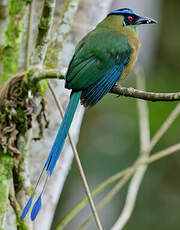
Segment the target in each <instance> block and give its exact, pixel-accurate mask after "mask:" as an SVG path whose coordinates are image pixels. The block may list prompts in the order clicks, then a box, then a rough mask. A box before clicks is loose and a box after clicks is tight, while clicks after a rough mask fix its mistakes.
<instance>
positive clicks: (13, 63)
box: [0, 0, 29, 86]
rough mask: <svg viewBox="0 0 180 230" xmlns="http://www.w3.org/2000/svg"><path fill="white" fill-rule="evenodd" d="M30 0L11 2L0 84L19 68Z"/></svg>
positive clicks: (1, 53) (2, 52)
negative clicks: (26, 13)
mask: <svg viewBox="0 0 180 230" xmlns="http://www.w3.org/2000/svg"><path fill="white" fill-rule="evenodd" d="M28 2H29V1H28V0H16V1H14V0H11V1H10V4H9V24H8V27H7V29H6V31H5V44H4V45H3V47H2V49H1V52H0V56H1V59H2V75H1V81H0V86H1V85H2V84H3V83H4V82H6V81H7V80H8V79H9V77H10V76H12V75H13V74H15V73H16V72H17V70H18V59H19V51H20V45H21V41H22V35H23V29H24V15H25V12H26V10H25V7H26V4H27V3H28Z"/></svg>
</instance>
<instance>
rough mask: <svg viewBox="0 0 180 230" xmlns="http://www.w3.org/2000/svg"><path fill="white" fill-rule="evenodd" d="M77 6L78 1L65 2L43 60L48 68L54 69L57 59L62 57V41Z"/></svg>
mask: <svg viewBox="0 0 180 230" xmlns="http://www.w3.org/2000/svg"><path fill="white" fill-rule="evenodd" d="M78 5H79V0H66V2H65V4H64V8H63V10H62V13H61V17H60V19H59V22H58V25H57V29H56V32H55V34H54V35H53V39H52V41H51V44H50V45H49V48H48V51H47V55H46V59H45V65H46V66H47V67H49V68H56V66H57V63H58V58H59V57H61V55H62V50H63V46H64V41H65V40H66V38H67V37H68V35H69V32H70V30H71V27H72V23H73V21H74V16H75V14H76V12H77V9H78Z"/></svg>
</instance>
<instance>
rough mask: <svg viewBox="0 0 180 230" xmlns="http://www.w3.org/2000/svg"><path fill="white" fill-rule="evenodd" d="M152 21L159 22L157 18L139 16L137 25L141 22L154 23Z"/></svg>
mask: <svg viewBox="0 0 180 230" xmlns="http://www.w3.org/2000/svg"><path fill="white" fill-rule="evenodd" d="M152 23H157V21H156V20H154V19H152V18H148V17H139V18H138V19H137V20H136V25H141V24H152Z"/></svg>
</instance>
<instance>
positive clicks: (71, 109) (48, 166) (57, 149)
mask: <svg viewBox="0 0 180 230" xmlns="http://www.w3.org/2000/svg"><path fill="white" fill-rule="evenodd" d="M81 94H82V92H81V91H80V92H73V93H72V94H71V98H70V101H69V104H68V107H67V109H66V112H65V115H64V119H63V121H62V123H61V126H60V128H59V131H58V134H57V136H56V139H55V142H54V144H53V146H52V149H51V152H50V154H49V156H48V159H47V161H46V163H45V165H44V168H43V170H42V172H41V174H40V176H39V179H38V181H37V184H36V186H35V188H34V191H33V193H32V195H31V197H30V199H29V200H28V202H27V204H26V206H25V208H24V210H23V212H22V215H21V218H20V219H21V220H23V219H24V218H25V217H26V215H27V213H28V211H29V209H30V207H31V204H32V200H33V197H34V195H35V191H36V188H37V186H38V184H39V182H40V179H41V177H42V175H43V173H44V172H45V170H46V172H47V176H46V180H45V183H44V186H43V189H42V192H41V193H40V195H39V197H38V199H37V200H36V202H35V203H34V205H33V208H32V212H31V219H32V220H34V219H35V218H36V216H37V214H38V212H39V210H40V208H41V203H42V202H41V197H42V194H43V192H44V190H45V187H46V184H47V181H48V177H49V176H51V175H52V173H53V170H54V168H55V165H56V162H57V160H58V158H59V156H60V153H61V151H62V148H63V146H64V142H65V139H66V137H67V134H68V131H69V128H70V126H71V122H72V120H73V117H74V114H75V111H76V108H77V105H78V103H79V100H80V98H81Z"/></svg>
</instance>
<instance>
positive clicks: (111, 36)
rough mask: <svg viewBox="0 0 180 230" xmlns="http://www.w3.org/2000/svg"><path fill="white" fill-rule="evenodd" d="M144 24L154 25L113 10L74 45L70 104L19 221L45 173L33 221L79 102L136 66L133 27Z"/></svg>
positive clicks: (95, 96) (90, 100)
mask: <svg viewBox="0 0 180 230" xmlns="http://www.w3.org/2000/svg"><path fill="white" fill-rule="evenodd" d="M148 23H155V21H154V20H153V19H150V18H146V17H140V16H138V15H137V14H135V13H134V12H133V11H132V10H130V9H127V8H125V9H119V10H114V11H112V12H110V13H109V14H108V15H107V17H106V18H105V19H104V20H103V21H102V22H101V23H99V24H98V25H97V27H96V28H95V29H94V30H93V31H91V32H90V33H88V34H87V35H86V36H85V37H84V38H83V39H82V40H81V41H80V42H79V44H78V45H77V47H76V50H75V54H74V56H73V58H72V60H71V62H70V64H69V68H68V71H67V74H66V84H65V87H66V88H68V89H71V90H72V93H71V97H70V101H69V104H68V107H67V109H66V112H65V116H64V118H63V121H62V123H61V126H60V129H59V131H58V134H57V136H56V139H55V142H54V144H53V147H52V149H51V152H50V154H49V156H48V159H47V161H46V163H45V165H44V168H43V170H42V172H41V175H40V177H39V179H38V182H37V184H36V186H35V189H34V191H33V194H32V196H31V197H30V199H29V200H28V202H27V204H26V206H25V208H24V210H23V213H22V215H21V220H23V219H24V218H25V216H26V214H27V212H28V211H29V209H30V207H31V204H32V201H33V198H34V195H35V191H36V188H37V186H38V184H39V181H40V179H41V177H42V175H43V173H44V172H46V174H47V176H46V181H45V183H44V187H43V190H42V192H41V193H40V195H39V197H38V199H37V200H36V202H35V203H34V205H33V208H32V212H31V219H32V220H34V219H35V218H36V216H37V214H38V212H39V210H40V208H41V203H42V195H43V192H44V190H45V187H46V183H47V181H48V178H49V177H50V176H51V175H52V173H53V171H54V168H55V165H56V163H57V160H58V158H59V156H60V153H61V151H62V148H63V145H64V142H65V139H66V137H67V133H68V130H69V128H70V125H71V122H72V120H73V117H74V114H75V111H76V108H77V105H78V102H79V100H81V103H82V104H83V105H84V106H85V107H90V106H93V105H95V104H96V103H97V102H98V101H99V100H100V99H101V98H102V97H103V96H104V95H106V94H107V93H108V92H109V91H110V90H111V89H112V87H113V86H114V85H115V83H116V82H117V81H118V80H119V79H124V78H125V77H126V76H128V74H129V73H130V72H131V70H132V68H133V66H134V64H135V62H136V59H137V55H138V51H139V47H140V41H139V37H138V32H137V25H139V24H148Z"/></svg>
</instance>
